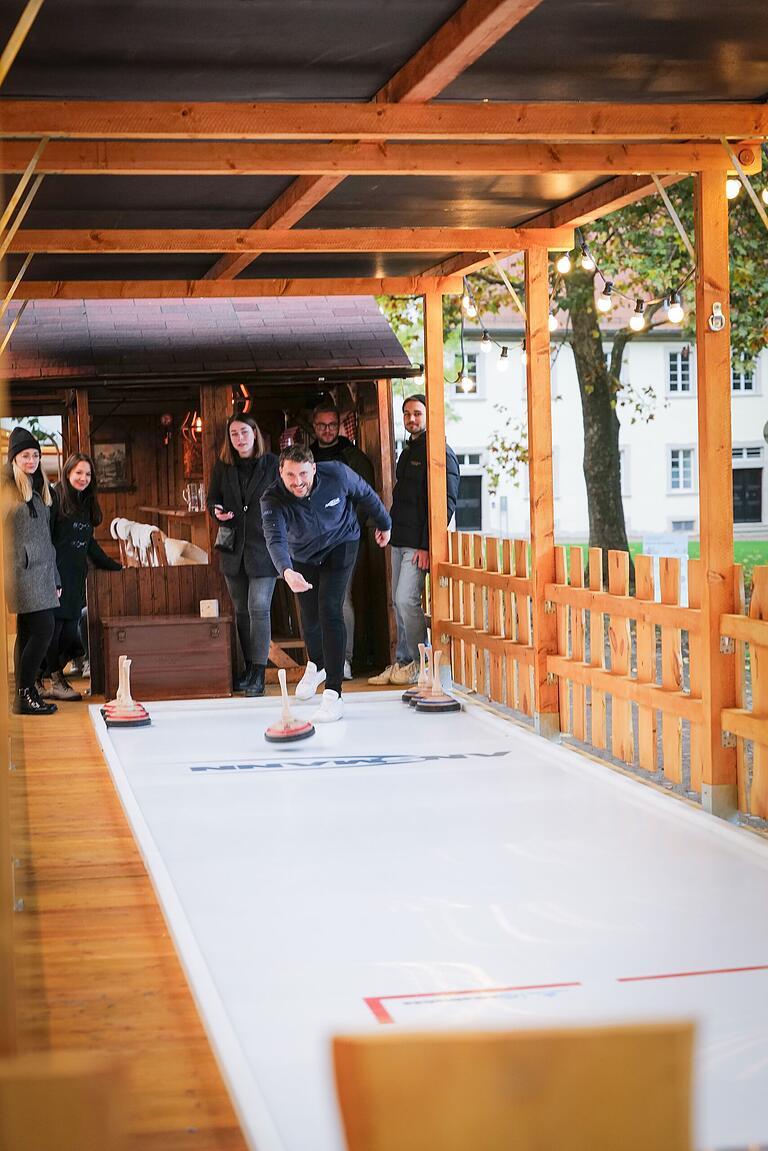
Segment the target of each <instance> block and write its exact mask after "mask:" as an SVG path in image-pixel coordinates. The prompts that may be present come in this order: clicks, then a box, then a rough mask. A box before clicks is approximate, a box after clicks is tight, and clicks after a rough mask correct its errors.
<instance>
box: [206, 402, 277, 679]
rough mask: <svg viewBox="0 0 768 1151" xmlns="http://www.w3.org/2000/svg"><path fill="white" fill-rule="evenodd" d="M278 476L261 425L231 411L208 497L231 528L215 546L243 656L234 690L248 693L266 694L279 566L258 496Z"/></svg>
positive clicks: (211, 507)
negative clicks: (270, 549)
mask: <svg viewBox="0 0 768 1151" xmlns="http://www.w3.org/2000/svg"><path fill="white" fill-rule="evenodd" d="M276 479H277V457H276V456H273V455H272V454H271V453H270V452H267V451H266V450H265V445H264V437H263V436H262V434H261V430H260V428H259V425H258V424H257V423H256V421H255V420H254V419H253V417H252V416H249V415H247V414H245V413H235V415H233V416H230V418H229V419H228V420H227V430H226V435H225V438H224V443H223V445H222V448H221V452H220V454H219V458H218V460H217V461H216V464H215V466H214V469H213V475H212V476H211V482H210V486H209V488H208V499H207V503H208V510H209V511H210V513H211V515H212V516H213V517H214V519H215V520H216V522H217V523H219V524H231V526H232V527H233V528H234V537H233V538H232V539H231V540H230V541H229V544H228V546H226V550H225V549H224V548H223V547H221V546H219V547H218V548H217V550H218V553H219V567H220V569H221V573H222V575H223V576H224V580H225V581H226V585H227V590H228V591H229V594H230V597H231V599H232V604H233V606H234V609H235V618H236V620H237V635H238V639H239V640H240V647H241V649H242V652H243V659H244V660H245V671H244V673H243V675H242V676H241V677H240V679H238V680H237V682H236V683H235V691H243V692H245V694H246V695H248V696H254V695H263V694H264V673H265V671H266V667H267V659H268V658H269V644H270V641H271V638H272V626H271V619H270V611H271V607H272V593H273V592H274V590H275V581H276V579H277V572H276V571H275V566H274V564H273V563H272V560H271V559H270V558H269V553H268V551H267V545H266V543H265V542H264V529H263V527H262V524H261V507H260V503H259V501H260V499H261V497H262V496H263V495H264V492H265V491H266V490H267V488H269V487H271V486H272V484H273V483H274V482H275V480H276Z"/></svg>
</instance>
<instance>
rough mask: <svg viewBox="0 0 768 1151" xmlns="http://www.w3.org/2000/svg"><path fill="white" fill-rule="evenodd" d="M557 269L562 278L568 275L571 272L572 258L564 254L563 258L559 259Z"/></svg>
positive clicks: (556, 264)
mask: <svg viewBox="0 0 768 1151" xmlns="http://www.w3.org/2000/svg"><path fill="white" fill-rule="evenodd" d="M555 267H556V268H557V270H558V272H559V273H560V275H561V276H567V275H568V273H569V272H570V270H571V257H570V256H569V254H568V253H567V252H563V254H562V256H560V257H559V258H558V259H557V261H556V263H555Z"/></svg>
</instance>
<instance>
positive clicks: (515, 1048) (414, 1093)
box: [333, 1023, 693, 1151]
mask: <svg viewBox="0 0 768 1151" xmlns="http://www.w3.org/2000/svg"><path fill="white" fill-rule="evenodd" d="M692 1047H693V1026H692V1024H688V1023H660V1024H648V1025H645V1024H643V1025H639V1026H616V1027H594V1028H573V1029H567V1030H551V1031H550V1030H544V1031H513V1032H509V1031H507V1032H504V1031H497V1032H436V1033H431V1034H421V1033H396V1034H375V1035H365V1036H338V1037H336V1038H335V1039H334V1040H333V1057H334V1064H335V1070H336V1087H337V1092H338V1097H339V1103H340V1106H341V1113H342V1118H343V1122H344V1129H345V1133H346V1139H347V1148H348V1151H438V1149H439V1151H541V1149H542V1148H548V1149H549V1148H552V1149H553V1151H554V1149H555V1148H562V1149H563V1151H566V1149H567V1151H691V1146H692V1144H691V1056H692Z"/></svg>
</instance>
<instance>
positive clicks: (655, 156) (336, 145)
mask: <svg viewBox="0 0 768 1151" xmlns="http://www.w3.org/2000/svg"><path fill="white" fill-rule="evenodd" d="M31 151H32V146H31V144H30V143H29V142H26V141H24V142H21V141H18V140H13V141H7V142H6V143H5V144H4V145H3V149H2V152H1V153H0V171H2V172H21V171H24V169H25V167H26V166H27V165H28V163H29V160H30V154H31ZM734 151H735V152H736V154H737V156H739V162H740V163H741V164H742V167H744V169H745V171H748V172H750V174H751V173H753V172H754V171H759V170H760V166H761V151H760V148H759V146H757V147H756V146H754V145H751V144H749V143H739V144H737V145H736V147H735V149H734ZM728 166H729V159H728V156H727V155H726V153H725V151H724V150H723V147H722V145H721V144H719V143H718V144H712V143H708V142H694V143H692V144H678V143H648V144H646V143H643V144H533V143H513V144H475V143H466V142H462V143H454V144H387V143H385V144H381V143H378V144H373V143H368V142H358V141H353V142H351V141H335V142H333V143H330V144H315V143H305V142H302V143H295V144H283V143H280V144H275V143H259V144H252V143H241V142H236V143H226V144H222V143H218V142H213V141H200V142H198V143H187V142H185V143H171V144H169V143H166V142H163V143H156V142H153V141H138V142H134V141H125V140H123V141H116V140H79V141H74V140H73V141H69V140H57V141H54V142H53V143H52V144H50V145H49V146H48V150H47V152H46V153H45V155H43V156H42V157H41V158H39V159H38V161H37V171H39V172H44V173H46V174H50V175H77V176H89V175H99V174H102V175H113V176H157V175H164V176H168V175H184V176H194V175H196V176H255V175H280V176H283V175H301V174H304V175H312V174H316V175H321V176H329V175H332V176H337V175H338V176H484V175H515V174H526V173H527V174H538V173H549V172H594V173H598V172H599V173H612V174H616V175H620V174H624V175H631V174H638V173H641V172H657V173H672V172H695V171H705V170H710V169H716V170H717V169H726V168H728Z"/></svg>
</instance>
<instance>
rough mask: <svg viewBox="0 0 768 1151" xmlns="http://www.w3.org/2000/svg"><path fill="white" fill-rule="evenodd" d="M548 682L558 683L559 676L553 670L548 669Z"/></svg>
mask: <svg viewBox="0 0 768 1151" xmlns="http://www.w3.org/2000/svg"><path fill="white" fill-rule="evenodd" d="M547 683H548V684H555V683H557V676H556V674H555V673H554V672H553V671H548V672H547Z"/></svg>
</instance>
